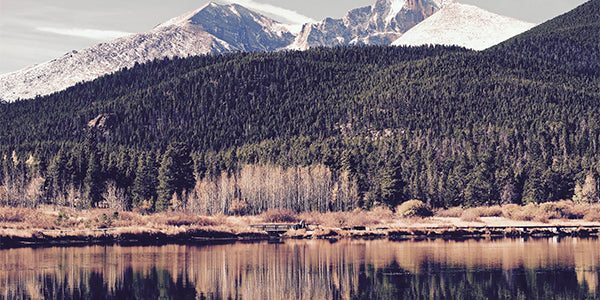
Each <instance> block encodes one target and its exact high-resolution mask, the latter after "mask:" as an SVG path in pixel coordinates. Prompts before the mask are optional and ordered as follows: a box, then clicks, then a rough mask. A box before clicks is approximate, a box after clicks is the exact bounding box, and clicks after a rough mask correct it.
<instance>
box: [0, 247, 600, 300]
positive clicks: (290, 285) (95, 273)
mask: <svg viewBox="0 0 600 300" xmlns="http://www.w3.org/2000/svg"><path fill="white" fill-rule="evenodd" d="M573 249H577V251H576V254H574V251H573ZM597 253H598V243H597V241H593V240H588V241H580V242H578V243H577V244H576V245H575V244H574V243H571V242H567V243H557V244H556V245H553V244H552V243H548V242H547V241H541V242H536V241H529V242H524V243H520V242H514V241H502V242H498V243H496V242H462V243H454V242H444V241H435V242H432V241H423V242H418V243H415V242H405V243H404V242H403V243H390V242H386V241H340V242H338V243H329V242H326V241H286V242H284V243H281V244H269V243H258V244H257V243H252V244H243V243H238V244H232V245H215V246H208V247H194V246H179V245H168V246H162V247H100V246H94V247H82V248H46V249H11V250H2V251H0V298H3V297H4V298H26V299H27V298H33V299H40V298H56V299H63V298H72V299H78V298H102V299H104V298H109V299H110V298H114V299H125V298H137V299H156V298H175V299H186V298H199V299H203V298H206V299H227V298H232V299H238V298H243V299H282V297H283V299H390V298H391V299H403V298H404V299H419V298H425V299H477V298H480V299H483V298H485V299H503V298H517V299H528V298H534V299H536V298H538V299H549V298H592V299H593V298H597V299H600V294H599V293H598V291H597V289H596V287H595V285H597V278H598V275H599V268H598V262H599V261H598V256H597Z"/></svg>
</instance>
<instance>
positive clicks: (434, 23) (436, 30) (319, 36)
mask: <svg viewBox="0 0 600 300" xmlns="http://www.w3.org/2000/svg"><path fill="white" fill-rule="evenodd" d="M423 20H425V21H423ZM532 26H533V24H530V23H525V22H521V21H518V20H514V19H510V18H506V17H502V16H498V15H494V14H491V13H489V12H485V11H483V10H481V9H477V8H476V7H472V6H466V5H461V4H458V3H456V2H455V0H374V2H373V4H372V5H370V6H365V7H361V8H357V9H353V10H351V11H349V12H348V13H347V14H346V16H344V17H343V18H342V19H332V18H327V19H325V20H323V21H321V22H316V23H309V24H304V25H301V26H298V25H286V24H281V23H279V22H277V21H275V20H272V19H270V18H267V17H265V16H263V15H261V14H258V13H256V12H254V11H251V10H249V9H247V8H245V7H243V6H240V5H237V4H229V5H221V4H217V3H214V2H210V3H208V4H206V5H204V6H203V7H200V8H198V9H196V10H193V11H190V12H187V13H185V14H182V15H181V16H178V17H175V18H172V19H170V20H168V21H166V22H164V23H162V24H159V25H158V26H156V27H155V28H153V29H152V30H150V31H148V32H146V33H140V34H134V35H130V36H126V37H123V38H119V39H116V40H113V41H110V42H106V43H101V44H98V45H96V46H94V47H90V48H87V49H83V50H80V51H71V52H69V53H67V54H65V55H64V56H62V57H59V58H57V59H54V60H52V61H49V62H46V63H42V64H39V65H35V66H32V67H28V68H25V69H23V70H20V71H17V72H13V73H9V74H4V75H0V99H2V100H7V101H13V100H16V99H19V98H21V99H27V98H33V97H35V96H37V95H47V94H50V93H53V92H57V91H60V90H63V89H65V88H67V87H70V86H73V85H75V84H76V83H78V82H82V81H89V80H93V79H95V78H97V77H99V76H102V75H105V74H109V73H112V72H115V71H118V70H120V69H122V68H126V67H128V68H129V67H132V66H134V65H135V63H144V62H147V61H149V60H153V59H161V58H165V57H173V56H179V57H187V56H190V55H199V54H207V53H227V52H233V51H277V50H280V49H286V48H287V49H300V50H305V49H308V48H311V47H331V46H338V45H390V44H391V43H392V42H394V41H395V44H397V45H415V44H456V45H461V46H465V47H469V48H474V49H481V48H484V47H487V46H491V45H493V44H495V43H497V42H500V41H502V40H504V39H507V38H509V37H511V36H513V35H516V34H519V33H521V32H523V31H525V30H527V29H529V28H531V27H532Z"/></svg>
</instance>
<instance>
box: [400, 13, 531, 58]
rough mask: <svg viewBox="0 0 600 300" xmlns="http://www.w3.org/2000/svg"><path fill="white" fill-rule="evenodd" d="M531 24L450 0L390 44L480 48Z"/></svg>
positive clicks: (517, 32)
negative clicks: (450, 0)
mask: <svg viewBox="0 0 600 300" xmlns="http://www.w3.org/2000/svg"><path fill="white" fill-rule="evenodd" d="M534 26H535V24H533V23H528V22H523V21H520V20H516V19H513V18H509V17H505V16H501V15H498V14H495V13H491V12H489V11H486V10H484V9H481V8H478V7H476V6H472V5H466V4H460V3H451V4H450V5H447V6H445V7H444V8H442V9H441V10H440V11H439V12H437V13H435V14H434V15H432V16H431V17H429V18H427V19H425V20H424V21H423V22H421V23H419V24H418V25H416V26H414V27H413V28H411V29H410V30H408V31H407V32H406V33H405V34H404V35H402V37H400V38H399V39H397V40H396V41H395V42H393V43H392V45H394V46H420V45H428V44H437V45H455V46H462V47H466V48H470V49H474V50H484V49H487V48H489V47H491V46H494V45H496V44H498V43H501V42H503V41H505V40H507V39H509V38H511V37H513V36H515V35H518V34H520V33H522V32H524V31H527V30H529V29H531V28H533V27H534Z"/></svg>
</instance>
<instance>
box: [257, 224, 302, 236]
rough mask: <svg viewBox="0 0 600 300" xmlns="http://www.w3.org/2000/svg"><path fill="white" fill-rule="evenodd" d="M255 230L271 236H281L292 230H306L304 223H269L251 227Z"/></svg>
mask: <svg viewBox="0 0 600 300" xmlns="http://www.w3.org/2000/svg"><path fill="white" fill-rule="evenodd" d="M250 227H251V228H253V229H258V230H262V231H265V232H267V233H268V234H269V235H281V234H284V233H286V232H288V231H290V230H299V229H304V228H306V224H305V223H304V221H300V223H295V224H294V223H269V224H256V225H250Z"/></svg>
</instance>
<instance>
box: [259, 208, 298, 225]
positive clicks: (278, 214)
mask: <svg viewBox="0 0 600 300" xmlns="http://www.w3.org/2000/svg"><path fill="white" fill-rule="evenodd" d="M260 217H261V219H262V220H263V221H264V222H267V223H295V222H298V214H296V212H294V211H293V210H291V209H269V210H268V211H266V212H264V213H262V214H260Z"/></svg>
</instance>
